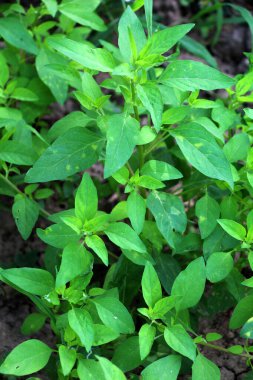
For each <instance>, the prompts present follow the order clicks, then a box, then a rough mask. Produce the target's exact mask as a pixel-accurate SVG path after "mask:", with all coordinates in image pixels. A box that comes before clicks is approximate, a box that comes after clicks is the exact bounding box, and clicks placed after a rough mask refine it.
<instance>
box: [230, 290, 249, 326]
mask: <svg viewBox="0 0 253 380" xmlns="http://www.w3.org/2000/svg"><path fill="white" fill-rule="evenodd" d="M252 315H253V296H247V297H244V298H243V299H241V300H240V301H239V303H238V304H237V305H236V307H235V309H234V311H233V314H232V316H231V318H230V321H229V328H230V329H239V328H240V327H242V326H243V325H244V323H246V322H247V320H248V319H249V318H251V317H252Z"/></svg>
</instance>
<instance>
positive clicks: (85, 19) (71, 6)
mask: <svg viewBox="0 0 253 380" xmlns="http://www.w3.org/2000/svg"><path fill="white" fill-rule="evenodd" d="M92 3H96V4H95V7H93V6H92ZM87 5H88V6H87V7H86V4H85V6H84V4H83V2H82V0H72V1H69V0H63V1H62V2H61V4H60V6H59V11H60V12H61V13H62V14H63V15H64V16H66V17H68V18H69V19H71V20H73V21H75V22H76V23H78V24H80V25H83V26H87V27H89V28H91V29H94V30H98V31H104V30H105V29H106V27H105V24H104V22H103V20H102V19H101V18H100V17H99V16H98V15H97V14H96V13H95V12H93V10H94V9H95V8H96V6H97V5H98V2H94V1H90V4H89V3H88V4H87Z"/></svg>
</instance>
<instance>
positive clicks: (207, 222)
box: [195, 193, 220, 239]
mask: <svg viewBox="0 0 253 380" xmlns="http://www.w3.org/2000/svg"><path fill="white" fill-rule="evenodd" d="M195 210H196V216H197V217H198V224H199V229H200V234H201V238H202V239H205V238H206V237H207V236H209V235H210V234H211V233H212V232H213V230H214V229H215V227H216V225H217V219H218V218H219V216H220V206H219V204H218V203H217V202H216V200H215V199H213V198H212V197H210V196H209V195H208V193H206V194H205V195H204V196H203V197H202V198H201V199H199V200H198V201H197V202H196V209H195Z"/></svg>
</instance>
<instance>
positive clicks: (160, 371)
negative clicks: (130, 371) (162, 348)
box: [141, 355, 181, 380]
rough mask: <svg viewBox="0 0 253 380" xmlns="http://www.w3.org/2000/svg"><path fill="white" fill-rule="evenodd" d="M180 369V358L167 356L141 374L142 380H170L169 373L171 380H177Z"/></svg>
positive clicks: (150, 365)
mask: <svg viewBox="0 0 253 380" xmlns="http://www.w3.org/2000/svg"><path fill="white" fill-rule="evenodd" d="M180 367H181V358H180V356H177V355H169V356H165V357H164V358H162V359H158V360H156V361H154V362H153V363H151V364H149V365H148V366H147V367H146V368H144V370H143V371H142V372H141V375H142V380H154V379H159V380H168V373H169V374H170V380H177V377H178V374H179V370H180Z"/></svg>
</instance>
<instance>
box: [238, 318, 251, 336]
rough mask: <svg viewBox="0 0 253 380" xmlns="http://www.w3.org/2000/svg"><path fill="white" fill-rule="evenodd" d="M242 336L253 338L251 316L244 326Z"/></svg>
mask: <svg viewBox="0 0 253 380" xmlns="http://www.w3.org/2000/svg"><path fill="white" fill-rule="evenodd" d="M240 336H241V337H242V338H244V339H253V318H250V319H249V320H248V321H247V322H246V323H245V324H244V325H243V327H242V329H241V331H240Z"/></svg>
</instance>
